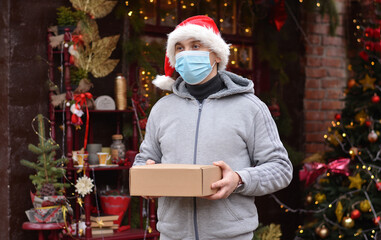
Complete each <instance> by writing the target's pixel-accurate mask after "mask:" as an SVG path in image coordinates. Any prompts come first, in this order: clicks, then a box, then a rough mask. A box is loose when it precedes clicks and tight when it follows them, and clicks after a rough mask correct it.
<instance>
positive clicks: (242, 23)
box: [238, 1, 254, 36]
mask: <svg viewBox="0 0 381 240" xmlns="http://www.w3.org/2000/svg"><path fill="white" fill-rule="evenodd" d="M238 7H239V13H238V14H239V16H238V34H239V35H243V36H252V33H253V29H252V26H253V25H254V13H253V9H252V6H251V5H250V4H249V3H248V2H246V1H240V2H239V5H238Z"/></svg>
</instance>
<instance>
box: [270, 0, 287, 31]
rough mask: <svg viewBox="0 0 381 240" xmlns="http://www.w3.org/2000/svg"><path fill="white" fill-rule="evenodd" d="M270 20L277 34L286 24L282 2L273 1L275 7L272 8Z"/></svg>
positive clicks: (279, 0) (285, 12)
mask: <svg viewBox="0 0 381 240" xmlns="http://www.w3.org/2000/svg"><path fill="white" fill-rule="evenodd" d="M272 19H273V20H272V21H274V24H275V27H276V29H277V30H278V32H279V31H280V30H281V29H282V27H283V25H284V24H285V23H286V19H287V10H286V7H285V3H284V0H275V6H274V7H273V8H272Z"/></svg>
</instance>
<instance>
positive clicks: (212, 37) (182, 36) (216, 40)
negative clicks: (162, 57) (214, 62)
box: [167, 24, 230, 70]
mask: <svg viewBox="0 0 381 240" xmlns="http://www.w3.org/2000/svg"><path fill="white" fill-rule="evenodd" d="M190 38H194V39H196V40H199V41H200V42H201V43H202V44H203V45H205V47H208V48H209V49H210V50H211V51H212V52H214V53H215V54H217V57H219V58H221V62H220V63H219V64H218V70H225V68H226V65H227V64H228V61H229V55H230V50H229V46H230V44H227V43H226V42H225V41H224V40H223V39H222V37H221V35H220V34H219V33H215V32H214V31H213V29H212V28H208V27H207V26H200V25H196V24H185V25H183V26H178V27H177V28H176V29H175V30H173V32H171V33H170V34H168V41H167V56H168V58H169V63H170V64H171V66H172V67H175V64H176V58H175V55H176V54H175V53H176V49H175V45H176V43H178V42H180V41H183V40H187V39H190Z"/></svg>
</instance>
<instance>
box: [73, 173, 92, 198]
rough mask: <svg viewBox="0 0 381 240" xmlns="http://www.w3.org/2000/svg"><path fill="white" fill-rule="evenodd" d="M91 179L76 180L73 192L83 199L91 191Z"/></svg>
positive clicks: (85, 177)
mask: <svg viewBox="0 0 381 240" xmlns="http://www.w3.org/2000/svg"><path fill="white" fill-rule="evenodd" d="M93 187H94V184H93V179H91V178H88V177H87V176H83V177H81V178H78V180H77V183H76V184H75V191H76V192H77V193H78V194H80V195H82V197H84V196H85V195H86V194H88V193H91V192H92V191H93Z"/></svg>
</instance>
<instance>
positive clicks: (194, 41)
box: [175, 38, 201, 45]
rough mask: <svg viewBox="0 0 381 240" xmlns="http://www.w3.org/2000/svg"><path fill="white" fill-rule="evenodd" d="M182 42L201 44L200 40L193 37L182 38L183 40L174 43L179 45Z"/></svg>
mask: <svg viewBox="0 0 381 240" xmlns="http://www.w3.org/2000/svg"><path fill="white" fill-rule="evenodd" d="M184 43H200V44H201V41H200V40H196V39H193V38H190V39H187V40H183V41H180V42H177V43H176V44H175V45H181V44H184Z"/></svg>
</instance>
